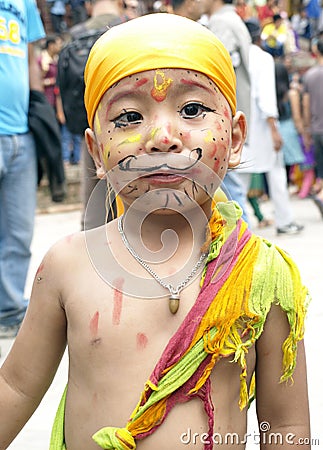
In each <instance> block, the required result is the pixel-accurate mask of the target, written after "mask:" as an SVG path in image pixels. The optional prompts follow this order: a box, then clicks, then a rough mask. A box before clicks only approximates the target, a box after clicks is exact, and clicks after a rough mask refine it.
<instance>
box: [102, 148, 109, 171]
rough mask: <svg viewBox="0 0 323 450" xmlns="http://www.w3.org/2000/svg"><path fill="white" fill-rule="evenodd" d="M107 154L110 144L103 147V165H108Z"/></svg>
mask: <svg viewBox="0 0 323 450" xmlns="http://www.w3.org/2000/svg"><path fill="white" fill-rule="evenodd" d="M109 156H110V145H109V144H107V145H106V146H104V148H103V162H104V165H105V167H108V161H109Z"/></svg>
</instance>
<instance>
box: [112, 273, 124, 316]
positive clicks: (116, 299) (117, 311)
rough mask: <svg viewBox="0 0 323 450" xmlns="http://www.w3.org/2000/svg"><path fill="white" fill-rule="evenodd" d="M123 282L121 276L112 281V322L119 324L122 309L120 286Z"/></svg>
mask: <svg viewBox="0 0 323 450" xmlns="http://www.w3.org/2000/svg"><path fill="white" fill-rule="evenodd" d="M123 283H124V279H123V278H118V279H116V280H115V281H114V286H115V288H114V294H113V311H112V324H113V325H119V324H120V318H121V311H122V299H123V294H122V286H123Z"/></svg>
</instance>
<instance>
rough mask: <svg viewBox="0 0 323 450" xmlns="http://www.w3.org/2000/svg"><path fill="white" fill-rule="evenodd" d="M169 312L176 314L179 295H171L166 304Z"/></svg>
mask: <svg viewBox="0 0 323 450" xmlns="http://www.w3.org/2000/svg"><path fill="white" fill-rule="evenodd" d="M168 307H169V310H170V312H171V313H172V314H176V313H177V311H178V308H179V294H171V295H170V296H169V303H168Z"/></svg>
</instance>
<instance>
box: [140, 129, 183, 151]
mask: <svg viewBox="0 0 323 450" xmlns="http://www.w3.org/2000/svg"><path fill="white" fill-rule="evenodd" d="M182 148H183V144H182V141H181V139H179V137H177V135H176V134H175V133H174V131H173V130H172V127H171V125H170V124H169V123H168V124H165V125H163V126H162V127H159V128H158V127H156V128H154V129H153V130H152V131H151V132H150V136H149V138H148V142H147V143H146V151H147V152H148V153H153V152H180V151H181V150H182Z"/></svg>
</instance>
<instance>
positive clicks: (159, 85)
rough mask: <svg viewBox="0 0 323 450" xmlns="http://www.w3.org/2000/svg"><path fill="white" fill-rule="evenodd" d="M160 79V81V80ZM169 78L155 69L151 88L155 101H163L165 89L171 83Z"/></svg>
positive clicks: (165, 93)
mask: <svg viewBox="0 0 323 450" xmlns="http://www.w3.org/2000/svg"><path fill="white" fill-rule="evenodd" d="M160 81H161V82H160ZM172 82H173V80H172V79H171V78H166V76H165V74H164V72H162V71H161V70H156V73H155V77H154V87H153V88H152V90H151V96H152V98H153V99H154V100H156V102H163V101H164V100H165V98H166V95H167V90H168V88H169V86H170V85H171V84H172Z"/></svg>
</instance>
